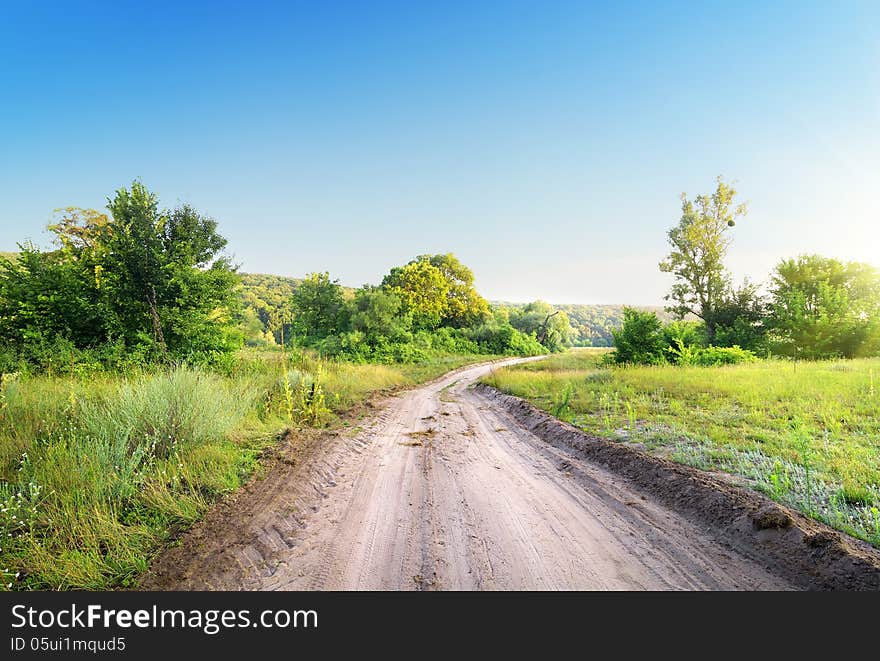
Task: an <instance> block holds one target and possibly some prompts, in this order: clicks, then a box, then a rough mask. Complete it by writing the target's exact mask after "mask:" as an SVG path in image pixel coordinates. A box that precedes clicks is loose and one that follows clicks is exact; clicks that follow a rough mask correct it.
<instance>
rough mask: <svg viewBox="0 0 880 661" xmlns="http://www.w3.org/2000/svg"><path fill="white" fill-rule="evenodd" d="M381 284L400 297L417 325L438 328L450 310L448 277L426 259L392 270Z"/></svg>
mask: <svg viewBox="0 0 880 661" xmlns="http://www.w3.org/2000/svg"><path fill="white" fill-rule="evenodd" d="M382 285H383V286H385V287H387V288H388V289H389V290H390V291H391V292H393V293H394V294H395V295H396V296H398V297H399V298H400V300H401V301H402V302H403V304H404V306H405V308H406V310H407V311H409V312H410V313H412V316H413V325H414V326H415V327H416V328H424V329H432V328H437V327H438V326H439V325H440V323H441V322H442V321H443V320H444V319H445V318H446V317H447V314H448V310H449V298H448V297H449V290H450V283H449V280H448V279H447V278H446V276H444V274H443V272H442V271H441V270H440V269H439V268H437V267H436V266H434V265H433V264H431V262H430V261H428V260H426V259H415V260H413V261H411V262H410V263H409V264H406V265H405V266H398V267H395V268H393V269H391V272H390V273H389V274H388V275H386V276H385V278H384V279H383V280H382Z"/></svg>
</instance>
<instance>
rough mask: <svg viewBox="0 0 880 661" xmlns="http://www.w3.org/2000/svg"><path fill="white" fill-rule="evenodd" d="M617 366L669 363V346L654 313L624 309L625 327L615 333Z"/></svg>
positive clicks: (614, 360)
mask: <svg viewBox="0 0 880 661" xmlns="http://www.w3.org/2000/svg"><path fill="white" fill-rule="evenodd" d="M612 335H613V336H614V347H615V352H614V354H612V360H613V362H615V363H617V364H636V365H659V364H662V363H665V362H666V348H667V347H668V344H667V342H666V338H665V336H664V334H663V326H662V325H661V323H660V319H658V318H657V314H656V313H654V312H642V311H641V310H636V309H635V308H624V309H623V326H622V327H621V329H620V330H617V331H613V332H612Z"/></svg>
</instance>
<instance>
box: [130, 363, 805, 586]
mask: <svg viewBox="0 0 880 661" xmlns="http://www.w3.org/2000/svg"><path fill="white" fill-rule="evenodd" d="M492 367H494V366H485V365H484V366H476V367H471V368H466V369H463V370H459V371H457V372H454V373H451V374H449V375H447V376H446V377H444V378H442V379H440V380H438V381H436V382H433V383H431V384H428V385H425V386H422V387H419V388H417V389H414V390H411V391H408V392H406V393H403V394H402V395H398V396H396V397H394V398H391V399H390V400H389V401H388V402H386V403H385V405H384V406H383V407H381V408H380V410H379V413H378V415H376V416H375V417H374V418H373V419H372V420H370V421H369V422H368V423H367V424H366V425H365V426H364V427H363V428H362V429H361V430H360V431H359V432H357V433H352V434H351V435H350V436H346V435H339V436H337V437H335V438H334V439H332V440H330V441H327V440H326V439H325V442H323V444H322V446H321V447H319V448H318V449H317V450H316V452H315V456H314V457H313V458H311V459H310V460H309V461H307V462H303V464H302V465H300V466H298V467H296V469H291V470H287V471H284V474H283V476H282V477H277V478H274V479H273V478H272V476H270V477H269V478H268V479H267V480H266V481H265V483H263V484H262V485H261V486H260V487H259V489H258V490H257V491H255V492H254V494H253V497H251V498H250V500H251V501H252V502H249V503H247V504H246V507H244V508H243V510H242V508H238V510H236V513H235V515H234V516H233V517H232V520H226V521H224V524H223V526H221V528H225V529H223V530H218V529H217V525H219V524H217V523H216V522H215V524H214V528H211V526H210V523H209V525H208V526H207V528H205V527H203V530H201V531H200V532H197V533H196V537H197V540H196V542H193V540H188V542H187V543H188V544H193V543H196V544H198V545H200V546H201V547H202V548H200V549H199V550H198V551H196V552H181V553H179V554H178V556H179V557H174V556H172V557H171V558H170V559H169V560H166V561H165V563H164V566H163V563H162V562H161V561H160V563H158V569H157V570H156V572H157V573H155V574H154V575H153V576H152V578H150V577H148V580H147V583H146V587H153V588H156V587H166V588H167V587H172V588H176V589H248V590H301V589H319V590H327V589H342V590H372V589H391V590H410V589H444V590H448V589H452V590H461V589H464V590H470V589H476V590H494V589H516V590H519V589H602V590H604V589H786V588H790V587H791V586H790V585H789V584H787V583H786V582H784V581H783V580H782V579H780V578H779V577H778V576H774V575H772V574H770V573H768V572H767V571H766V570H764V569H762V568H761V567H759V566H758V565H756V564H755V563H753V562H751V561H749V560H747V559H745V558H743V557H741V556H739V555H737V554H736V553H735V552H733V551H731V550H730V549H729V548H727V547H725V546H723V545H722V544H720V543H719V542H717V541H715V540H714V539H713V538H712V536H711V534H710V533H709V532H708V531H706V530H702V529H700V528H698V527H697V526H695V525H694V524H692V523H690V522H689V521H688V520H685V519H684V518H682V517H681V516H679V515H676V514H675V513H674V512H672V511H670V510H668V509H665V508H664V507H662V506H660V505H658V504H656V503H653V502H652V501H651V499H650V498H646V497H645V496H644V495H642V494H640V493H638V492H635V491H632V490H631V489H630V488H628V487H627V483H626V482H625V481H624V480H622V479H621V478H619V477H617V476H615V475H614V474H612V473H609V472H608V471H606V470H603V469H601V468H599V467H597V466H595V465H592V464H590V463H589V462H586V461H584V460H582V459H579V458H578V457H577V456H575V455H574V453H568V452H566V451H564V450H561V449H559V448H556V447H551V446H550V445H548V444H546V443H544V442H542V441H541V440H540V439H538V438H536V437H535V436H534V435H532V434H531V433H530V432H529V431H527V430H526V429H525V428H523V427H522V426H520V425H519V424H518V423H517V422H515V421H514V419H513V418H512V417H511V416H510V415H509V414H507V413H505V412H504V411H503V410H499V409H498V408H497V407H493V406H492V405H491V402H490V401H489V400H488V399H487V398H486V397H485V396H484V395H481V394H480V393H479V392H478V391H475V390H473V389H472V388H470V386H471V385H472V384H473V383H474V382H475V381H476V380H477V379H478V378H479V377H480V376H482V375H483V374H485V373H486V372H487V371H488V370H489V369H491V368H492ZM221 517H222V515H221Z"/></svg>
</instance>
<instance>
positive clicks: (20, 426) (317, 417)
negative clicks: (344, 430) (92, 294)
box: [0, 352, 491, 589]
mask: <svg viewBox="0 0 880 661" xmlns="http://www.w3.org/2000/svg"><path fill="white" fill-rule="evenodd" d="M489 358H491V357H490V356H444V357H438V358H436V359H434V360H432V361H431V362H429V363H422V364H418V365H354V364H349V363H337V362H333V361H326V360H320V359H317V358H315V357H314V356H312V355H310V354H307V353H296V354H294V355H290V354H282V353H280V352H262V353H257V352H251V353H246V352H242V354H241V355H240V356H239V357H238V359H237V360H236V361H235V363H234V366H233V367H232V368H231V370H229V372H228V373H226V374H222V375H221V374H217V373H212V372H207V371H202V370H197V369H192V368H187V367H179V368H176V369H174V370H170V371H161V372H133V373H130V374H126V375H112V374H100V373H98V374H90V375H81V376H77V377H71V376H64V377H53V376H47V375H43V376H26V375H17V374H6V375H3V380H2V383H0V571H2V577H0V580H2V586H3V588H4V589H34V588H39V589H107V588H113V587H125V586H128V585H131V584H132V583H133V581H134V580H135V579H136V577H137V576H138V575H139V574H140V573H141V572H143V571H144V570H145V569H146V568H147V567H148V566H149V563H150V560H151V559H152V557H153V556H154V555H155V554H156V553H157V552H158V551H159V550H160V549H161V548H162V546H163V545H164V544H165V543H166V542H167V541H168V540H169V539H171V538H172V537H173V536H174V535H175V534H177V533H179V532H180V531H181V530H182V529H184V528H186V527H188V526H189V525H191V524H192V523H193V522H194V521H196V520H197V519H198V518H199V517H200V516H201V515H202V514H203V513H204V512H205V510H206V509H207V508H208V507H209V505H210V504H211V503H212V502H213V501H215V500H217V499H218V498H220V497H222V496H223V495H224V494H227V493H229V492H231V491H233V490H235V489H236V488H238V487H239V486H240V485H241V484H242V483H243V481H245V480H247V479H248V477H249V476H250V475H251V474H253V472H254V471H255V470H256V469H257V467H258V465H259V456H260V454H261V452H262V451H263V450H265V449H266V447H267V446H269V445H271V444H273V443H276V442H277V441H278V439H279V438H280V436H281V435H282V433H283V432H284V430H285V429H287V428H290V427H294V428H296V427H323V426H328V425H329V426H332V425H334V424H338V422H339V420H340V418H339V415H340V414H342V413H344V412H345V411H348V410H350V409H351V408H352V407H354V406H355V405H357V404H358V403H360V402H363V401H364V400H365V399H366V398H367V397H368V396H370V395H371V394H372V393H376V392H379V391H390V390H392V389H395V388H400V387H404V386H408V385H412V384H415V383H418V382H422V381H426V380H429V379H431V378H433V377H435V376H438V375H440V374H442V373H444V372H446V371H448V370H450V369H453V368H455V367H458V366H461V365H464V364H467V363H471V362H475V361H481V360H487V359H489Z"/></svg>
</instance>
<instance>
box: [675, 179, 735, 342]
mask: <svg viewBox="0 0 880 661" xmlns="http://www.w3.org/2000/svg"><path fill="white" fill-rule="evenodd" d="M736 194H737V192H736V190H734V189H733V188H732V187H731V186H729V185H728V184H726V183H725V182H724V180H723V179H722V178H721V177H718V180H717V187H716V189H715V192H714V193H712V194H711V195H698V196H697V197H696V198H695V199H694V200H693V201H692V200H689V199H688V198H687V194H686V193H682V194H681V219H680V220H679V222H678V224H677V225H676V226H675V227H673V228H672V229H670V230H669V232H668V233H667V237H668V240H669V244H670V246H671V247H672V250H671V251H670V253H669V255H668V256H667V257H666V259H665V260H664V261H662V262H660V270H661V271H662V272H664V273H672V274H673V275H674V276H675V280H676V282H675V284H673V285H672V288H671V290H670V292H669V294H668V295H667V296H666V297H665V298H666V300H668V301H671V302H672V305H670V306H668V307H667V308H666V309H667V310H668V311H670V312H672V313H673V314H675V315H676V316H677V317H678V318H679V319H683V318H684V317H685V316H686V315H688V314H693V315H695V316H697V317H699V318H700V319H702V320H703V323H705V324H706V335H707V339H708V341H709V343H710V344H712V343H714V342H715V332H716V328H717V325H718V319H717V316H716V313H717V309H718V307H719V304H720V302H721V300H722V299H723V297H724V294H725V291H726V290H727V289H728V287H729V277H728V276H727V274H726V272H725V268H724V258H725V256H726V255H727V250H728V248H729V246H730V236H729V230H730V228H731V227H734V226H735V225H736V218H737V217H739V216H744V215H745V214H746V206H745V204H739V205H736V206H734V198H735V197H736Z"/></svg>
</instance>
